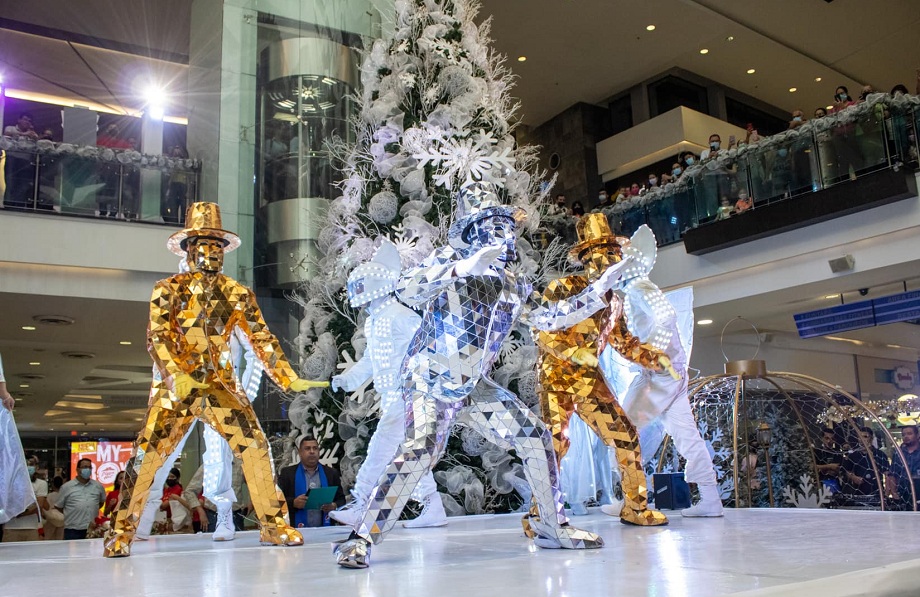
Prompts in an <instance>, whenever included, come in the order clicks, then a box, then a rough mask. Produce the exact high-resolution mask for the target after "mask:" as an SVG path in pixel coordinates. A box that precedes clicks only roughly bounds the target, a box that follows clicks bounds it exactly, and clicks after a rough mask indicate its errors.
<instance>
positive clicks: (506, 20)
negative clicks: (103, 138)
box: [0, 0, 920, 126]
mask: <svg viewBox="0 0 920 597" xmlns="http://www.w3.org/2000/svg"><path fill="white" fill-rule="evenodd" d="M317 1H325V2H334V0H317ZM127 6H130V10H126V7H127ZM190 6H191V0H156V1H154V0H145V1H141V2H132V3H130V4H126V3H124V2H121V1H119V0H80V2H62V1H60V0H33V1H30V2H4V3H2V5H0V47H2V48H3V52H2V54H0V71H2V74H3V76H4V79H5V81H6V84H7V85H8V86H10V87H13V88H17V89H28V90H33V91H38V92H41V93H45V94H50V95H57V96H75V97H76V98H78V99H79V98H82V99H83V100H85V101H90V100H92V101H93V102H95V103H99V104H102V105H108V106H124V107H127V108H129V109H131V110H138V109H140V108H141V107H142V105H143V98H142V97H141V96H140V94H139V90H140V89H142V88H143V87H144V85H145V84H146V81H148V80H154V81H158V82H160V83H161V84H163V85H167V86H168V87H169V89H170V92H171V93H172V94H173V97H175V102H174V103H173V105H172V107H171V110H172V112H173V113H174V114H175V115H177V116H183V115H184V113H185V109H184V97H183V96H184V94H185V87H186V85H187V83H186V79H187V73H186V70H187V69H186V66H187V63H188V54H189V35H190V30H191V29H190V17H189V13H190ZM489 15H491V16H492V18H493V25H492V37H493V38H494V40H495V44H494V45H495V48H496V49H497V50H498V51H500V52H501V53H503V54H505V55H507V56H508V59H509V60H508V64H509V66H510V67H511V68H512V70H513V72H514V73H515V74H516V75H517V76H518V84H517V87H516V89H515V92H514V93H515V94H516V95H517V96H518V97H519V98H520V99H521V101H522V104H523V110H522V112H521V115H522V119H523V121H524V122H525V123H526V124H528V125H531V126H533V125H538V124H541V123H543V122H545V121H546V120H548V119H549V118H552V117H553V116H554V115H556V114H558V113H559V112H561V111H563V110H564V109H566V108H567V107H569V106H571V105H572V104H574V103H576V102H588V103H597V104H603V103H604V101H605V100H607V99H609V98H610V97H612V96H614V95H616V94H617V93H619V92H621V91H623V90H625V89H628V88H629V87H631V86H633V85H635V84H637V83H640V82H642V81H644V80H647V79H649V78H651V77H654V76H656V75H658V74H660V73H663V72H665V71H667V70H669V69H671V68H674V67H679V68H682V69H684V70H687V71H690V72H694V73H696V74H698V75H701V76H703V77H706V78H709V79H712V80H714V81H717V82H719V83H721V84H723V85H725V86H727V87H730V88H734V89H737V90H738V91H741V92H743V93H746V94H748V95H750V96H753V97H755V98H758V99H760V100H762V101H764V102H766V103H768V104H772V105H774V106H777V107H779V108H781V109H784V110H787V111H791V110H793V109H795V108H802V109H804V110H806V111H810V110H812V109H813V108H815V107H817V106H826V105H828V104H829V103H831V101H832V96H833V93H834V88H835V87H836V86H837V85H839V84H845V85H848V86H849V87H850V89H851V91H855V89H856V88H857V87H858V86H860V85H861V84H863V83H869V84H871V85H873V86H874V87H876V88H878V89H881V90H885V91H887V90H889V89H891V87H892V86H893V85H894V84H896V83H904V84H905V85H907V86H908V88H911V89H913V87H914V85H915V81H916V69H917V68H918V67H920V43H917V39H916V30H917V25H918V24H920V10H918V6H917V1H916V0H873V1H872V2H865V1H862V0H836V1H835V2H831V3H828V2H825V1H824V0H770V1H769V2H764V1H757V0H745V1H739V0H647V1H642V2H637V1H635V0H562V1H560V0H483V7H482V11H481V16H482V17H483V18H485V17H486V16H489ZM650 25H654V27H655V29H654V31H648V30H647V27H648V26H650ZM43 35H44V37H43ZM49 38H50V39H49ZM729 39H731V41H729ZM703 49H706V50H708V52H707V53H706V54H701V53H700V51H701V50H703ZM521 56H526V58H527V60H526V62H519V61H518V58H519V57H521ZM749 69H754V70H755V72H754V73H753V74H748V73H747V71H748V70H749ZM819 77H820V78H821V81H816V79H817V78H819ZM792 88H795V89H796V91H795V92H794V93H790V91H789V90H790V89H792ZM856 94H857V95H858V92H856Z"/></svg>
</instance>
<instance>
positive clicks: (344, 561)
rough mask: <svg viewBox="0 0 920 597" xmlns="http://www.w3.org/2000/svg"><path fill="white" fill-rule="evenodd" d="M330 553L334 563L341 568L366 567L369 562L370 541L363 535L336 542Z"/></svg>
mask: <svg viewBox="0 0 920 597" xmlns="http://www.w3.org/2000/svg"><path fill="white" fill-rule="evenodd" d="M332 553H334V554H335V562H336V564H338V565H339V566H342V567H343V568H367V567H368V565H370V563H371V543H370V541H368V540H367V539H364V538H363V537H355V538H354V539H346V540H344V541H340V542H338V543H336V544H335V547H334V548H333V549H332Z"/></svg>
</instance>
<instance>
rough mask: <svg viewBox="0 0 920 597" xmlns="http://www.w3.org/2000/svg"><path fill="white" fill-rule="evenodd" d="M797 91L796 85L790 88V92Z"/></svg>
mask: <svg viewBox="0 0 920 597" xmlns="http://www.w3.org/2000/svg"><path fill="white" fill-rule="evenodd" d="M796 91H798V89H796V88H795V87H790V88H789V93H795V92H796Z"/></svg>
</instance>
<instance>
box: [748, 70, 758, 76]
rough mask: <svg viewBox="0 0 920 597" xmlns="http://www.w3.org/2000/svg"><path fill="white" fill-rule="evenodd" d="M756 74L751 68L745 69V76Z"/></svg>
mask: <svg viewBox="0 0 920 597" xmlns="http://www.w3.org/2000/svg"><path fill="white" fill-rule="evenodd" d="M756 72H757V71H756V70H754V69H753V68H749V69H747V74H749V75H753V74H754V73H756Z"/></svg>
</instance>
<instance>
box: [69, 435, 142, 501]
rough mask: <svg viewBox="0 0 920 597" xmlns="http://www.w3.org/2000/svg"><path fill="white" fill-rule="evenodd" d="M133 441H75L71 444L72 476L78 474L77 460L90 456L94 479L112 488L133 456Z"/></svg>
mask: <svg viewBox="0 0 920 597" xmlns="http://www.w3.org/2000/svg"><path fill="white" fill-rule="evenodd" d="M133 448H134V444H133V443H132V442H74V443H72V444H70V478H71V479H73V478H75V477H76V475H77V462H79V461H80V460H81V459H83V458H88V459H89V460H90V461H91V462H92V463H93V477H92V478H93V479H95V480H97V481H99V482H100V483H102V484H103V485H105V490H106V492H109V491H111V490H112V487H113V485H114V483H115V476H116V475H118V473H119V471H123V470H125V466H126V465H127V464H128V460H129V459H130V458H131V450H132V449H133Z"/></svg>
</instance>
